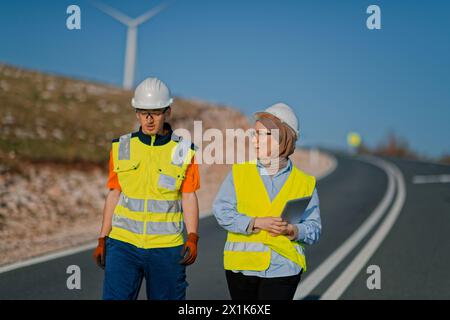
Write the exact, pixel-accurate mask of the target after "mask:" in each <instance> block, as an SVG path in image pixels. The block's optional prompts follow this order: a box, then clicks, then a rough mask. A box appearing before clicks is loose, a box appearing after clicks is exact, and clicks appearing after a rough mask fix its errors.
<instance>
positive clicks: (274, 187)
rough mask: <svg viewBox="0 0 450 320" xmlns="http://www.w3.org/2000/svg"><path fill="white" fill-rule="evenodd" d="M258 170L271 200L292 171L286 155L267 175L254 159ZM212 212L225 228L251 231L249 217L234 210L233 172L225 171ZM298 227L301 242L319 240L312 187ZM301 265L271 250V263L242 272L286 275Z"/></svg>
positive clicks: (319, 227)
mask: <svg viewBox="0 0 450 320" xmlns="http://www.w3.org/2000/svg"><path fill="white" fill-rule="evenodd" d="M257 168H258V173H259V175H260V177H261V179H262V181H263V183H264V186H265V188H266V190H267V193H268V195H269V197H270V201H272V200H273V199H274V198H275V197H276V195H277V194H278V192H279V191H280V190H281V188H282V187H283V185H284V183H285V182H286V180H287V178H288V177H289V174H290V173H291V171H292V162H291V160H290V159H289V160H288V163H287V165H286V167H284V168H283V169H281V170H280V171H279V172H277V173H276V174H275V175H273V176H272V177H270V176H269V175H267V174H265V172H266V171H265V170H266V169H265V168H264V167H263V166H262V165H261V164H260V163H259V162H257ZM212 210H213V213H214V216H215V217H216V219H217V221H218V222H219V224H220V225H221V226H222V227H223V228H224V229H226V230H227V231H230V232H234V233H241V234H250V232H248V231H247V229H248V226H249V223H250V221H251V219H252V218H251V217H250V216H247V215H245V214H243V213H240V212H238V211H237V200H236V191H235V188H234V182H233V174H232V172H230V173H228V175H227V177H226V178H225V180H224V182H223V183H222V186H221V187H220V190H219V192H218V194H217V196H216V199H215V200H214V203H213V208H212ZM295 226H297V229H298V238H297V239H295V240H297V241H300V242H301V243H304V244H309V245H311V244H314V243H316V242H317V241H318V240H319V237H320V232H321V229H322V223H321V219H320V209H319V196H318V194H317V189H314V192H313V195H312V198H311V201H310V202H309V204H308V207H307V208H306V210H305V212H304V213H303V215H302V217H301V220H300V223H299V224H295ZM300 271H301V267H300V266H299V265H298V264H296V263H294V262H292V261H291V260H289V259H287V258H285V257H283V256H281V255H280V254H278V253H277V252H275V251H273V250H271V259H270V266H269V268H267V269H266V270H263V271H252V270H242V271H240V272H242V273H243V274H244V275H249V276H258V277H264V278H272V277H287V276H292V275H296V274H298V273H299V272H300Z"/></svg>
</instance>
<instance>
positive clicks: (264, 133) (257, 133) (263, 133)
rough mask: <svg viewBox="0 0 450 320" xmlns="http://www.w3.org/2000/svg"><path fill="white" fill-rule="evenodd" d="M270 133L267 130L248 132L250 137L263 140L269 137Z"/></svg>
mask: <svg viewBox="0 0 450 320" xmlns="http://www.w3.org/2000/svg"><path fill="white" fill-rule="evenodd" d="M271 134H272V133H271V132H270V131H269V130H254V129H253V130H251V131H250V136H251V137H252V138H253V137H256V136H258V138H265V137H267V136H270V135H271Z"/></svg>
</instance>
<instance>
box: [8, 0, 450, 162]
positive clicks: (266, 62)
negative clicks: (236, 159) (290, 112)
mask: <svg viewBox="0 0 450 320" xmlns="http://www.w3.org/2000/svg"><path fill="white" fill-rule="evenodd" d="M103 1H104V2H105V3H106V4H108V5H110V6H113V7H115V8H117V9H119V10H121V11H123V12H124V13H126V14H128V15H129V16H131V17H136V16H138V15H140V14H141V13H143V12H145V11H146V10H148V9H150V8H152V7H154V6H156V5H157V4H159V3H161V1H159V0H155V1H148V0H147V1H145V0H130V1H119V0H103ZM70 4H77V5H79V6H80V7H81V18H82V22H81V23H82V29H81V30H77V31H69V30H67V29H66V18H67V14H66V8H67V7H68V6H69V5H70ZM370 4H377V5H379V6H380V8H381V15H382V18H381V19H382V29H381V30H376V31H374V30H368V29H367V28H366V18H367V17H368V15H367V14H366V8H367V7H368V6H369V5H370ZM449 16H450V2H449V1H392V0H391V1H350V0H348V1H300V0H292V1H263V0H240V1H238V0H191V1H187V0H174V1H172V5H171V6H170V7H169V8H168V9H167V10H166V11H164V12H162V13H161V14H160V15H158V16H156V17H155V18H154V19H152V20H150V21H149V22H147V23H145V24H143V25H142V26H141V27H140V28H139V39H138V57H137V60H138V61H137V70H136V82H138V81H140V80H142V79H144V78H145V77H147V76H149V75H153V76H158V77H160V78H161V79H163V80H164V81H165V82H166V83H168V84H169V86H170V87H171V89H172V91H173V92H174V93H175V94H176V95H179V96H182V97H186V98H199V99H202V100H207V101H211V102H219V103H223V104H227V105H231V106H234V107H236V108H238V109H240V110H241V111H243V112H244V113H245V114H246V115H251V114H252V113H253V112H254V111H256V110H260V109H263V108H265V107H267V106H269V105H271V104H272V103H275V102H278V101H284V102H286V103H288V104H290V105H291V106H292V107H294V108H295V110H296V113H297V115H298V117H299V119H300V125H301V131H302V132H303V140H302V141H301V144H303V145H321V146H326V147H345V144H346V134H347V133H348V132H349V131H357V132H359V133H360V134H361V135H362V137H363V140H364V141H365V143H366V144H367V145H369V146H370V147H373V146H376V145H377V144H378V143H379V142H380V141H382V140H383V139H384V138H385V137H386V135H387V134H388V133H389V132H391V131H393V132H395V133H396V134H398V135H399V136H401V137H404V138H406V139H407V140H408V142H409V144H410V146H411V147H412V148H413V149H415V150H417V151H419V152H420V153H422V154H424V155H428V156H440V155H442V154H443V153H450V142H449V138H450V125H449V120H450V41H449V39H450V19H449ZM125 39H126V28H125V26H123V25H121V24H120V23H118V22H117V21H115V20H113V19H112V18H110V17H108V16H106V15H104V14H103V13H101V12H100V11H99V10H98V9H96V8H95V7H93V6H92V5H91V4H90V3H89V2H88V1H85V0H79V1H64V0H58V1H57V0H55V1H21V0H17V1H14V2H6V1H1V2H0V61H1V62H4V63H9V64H14V65H17V66H23V67H27V68H32V69H38V70H42V71H46V72H52V73H56V74H62V75H68V76H72V77H76V78H82V79H91V80H96V81H101V82H106V83H111V84H115V85H121V83H122V77H123V60H124V55H125Z"/></svg>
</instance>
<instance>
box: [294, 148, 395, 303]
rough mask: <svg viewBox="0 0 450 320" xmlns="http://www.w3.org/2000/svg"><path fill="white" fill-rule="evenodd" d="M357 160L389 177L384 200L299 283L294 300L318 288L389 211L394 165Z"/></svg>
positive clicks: (380, 161)
mask: <svg viewBox="0 0 450 320" xmlns="http://www.w3.org/2000/svg"><path fill="white" fill-rule="evenodd" d="M356 160H364V161H366V162H369V163H371V164H373V165H375V166H377V167H379V168H381V169H382V170H383V171H384V172H385V173H386V175H387V177H388V187H387V189H386V193H385V194H384V196H383V199H382V200H381V202H380V203H379V204H378V206H377V207H376V208H375V210H374V211H373V212H372V213H371V214H370V216H369V217H368V218H367V219H366V220H365V221H364V223H363V224H362V225H361V226H360V227H359V228H358V229H357V230H356V231H355V232H354V233H353V234H352V235H351V236H350V237H349V238H348V239H347V240H346V241H345V242H344V243H343V244H342V245H341V246H340V247H339V248H338V249H336V250H335V251H334V252H333V253H332V254H331V255H330V256H329V257H328V258H327V259H326V260H325V261H324V262H322V264H321V265H320V266H319V267H318V268H317V269H315V270H314V271H313V272H312V273H311V274H310V275H309V276H307V277H306V278H305V280H304V281H302V282H300V283H299V286H298V287H297V291H296V293H295V296H294V300H301V299H304V298H306V297H307V296H308V295H309V294H310V293H311V292H312V291H313V290H314V288H316V287H317V286H318V285H319V284H320V283H321V282H322V280H323V279H325V278H326V277H327V276H328V275H329V274H330V272H331V271H333V270H334V269H335V268H336V266H337V265H338V264H339V263H341V262H342V261H343V260H344V259H345V257H346V256H347V255H348V254H349V253H350V252H351V251H352V250H353V249H355V248H356V246H357V245H358V244H359V243H360V242H361V241H362V240H363V239H364V237H365V236H366V235H367V234H368V233H369V232H370V231H371V230H372V229H373V227H374V226H375V225H376V224H377V223H378V222H379V221H380V219H381V218H382V217H383V214H384V213H385V211H386V210H387V208H388V206H389V204H390V203H391V202H392V199H393V198H394V194H395V179H394V175H393V173H392V172H393V170H392V169H391V168H392V165H391V164H389V163H388V162H386V161H384V160H382V159H379V158H375V157H364V158H359V159H356Z"/></svg>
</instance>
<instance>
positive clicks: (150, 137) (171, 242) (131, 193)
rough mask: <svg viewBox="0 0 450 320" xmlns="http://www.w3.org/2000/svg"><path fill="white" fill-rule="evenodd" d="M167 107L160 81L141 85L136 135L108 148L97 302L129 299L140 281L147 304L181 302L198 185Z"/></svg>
mask: <svg viewBox="0 0 450 320" xmlns="http://www.w3.org/2000/svg"><path fill="white" fill-rule="evenodd" d="M172 101H173V99H172V98H171V94H170V91H169V89H168V87H167V86H166V85H165V84H164V83H163V82H162V81H160V80H158V79H156V78H148V79H146V80H144V81H143V82H142V83H141V84H139V86H138V87H137V88H136V91H135V94H134V98H133V99H132V101H131V104H132V106H133V107H134V108H135V110H136V118H137V120H138V121H139V123H140V128H139V130H138V131H137V132H133V133H128V134H125V135H122V136H121V137H120V138H118V139H115V140H113V142H112V150H111V154H110V161H109V168H110V172H109V179H108V184H107V186H108V188H109V190H110V191H109V193H108V195H107V198H106V202H105V206H104V210H103V223H102V228H101V232H100V238H99V240H98V246H97V248H96V249H95V251H94V259H95V260H96V262H97V263H98V264H99V265H100V266H101V267H102V268H104V269H105V277H104V285H103V299H120V300H124V299H136V298H137V296H138V294H139V289H140V286H141V283H142V280H143V279H144V278H145V281H146V290H147V298H148V299H158V300H159V299H170V300H180V299H185V294H186V287H187V282H186V272H185V271H186V265H189V264H192V263H193V262H194V261H195V259H196V256H197V241H198V200H197V196H196V193H195V192H196V190H198V189H199V187H200V180H199V171H198V165H197V164H196V162H195V157H194V154H195V146H194V145H193V144H192V143H191V142H190V141H188V140H186V139H183V138H182V137H179V136H177V135H175V134H174V133H173V132H172V128H171V126H170V125H169V123H168V122H167V121H166V120H167V119H168V118H169V116H170V112H171V107H170V105H171V104H172ZM183 222H184V223H185V225H186V231H187V235H188V236H187V240H186V242H185V241H184V237H183V229H184V224H183Z"/></svg>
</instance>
